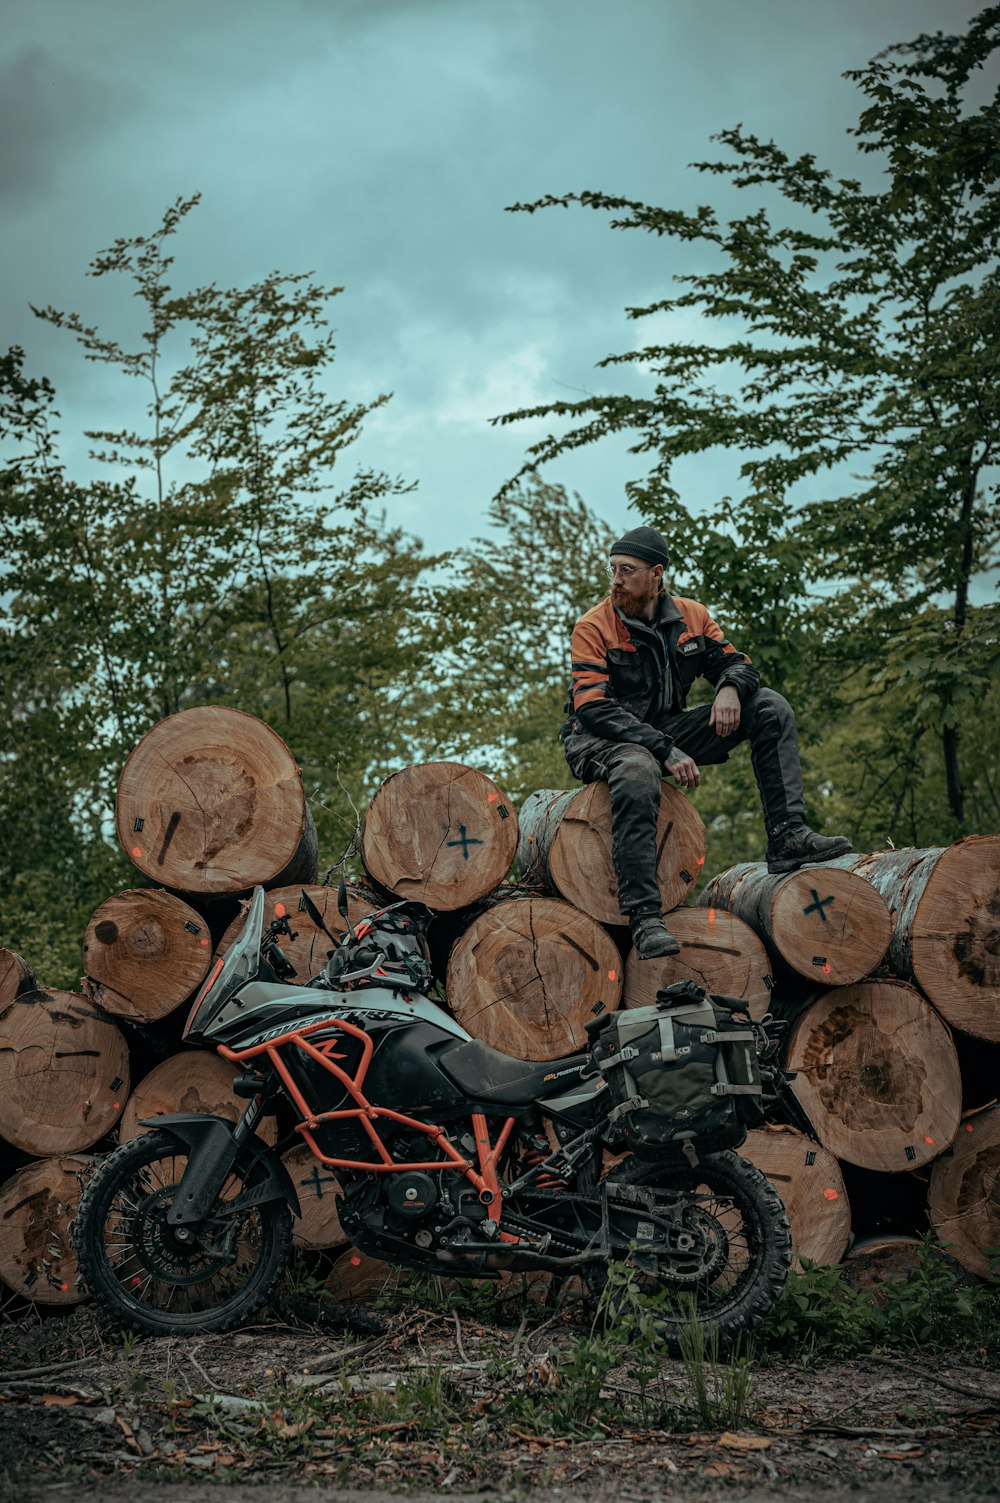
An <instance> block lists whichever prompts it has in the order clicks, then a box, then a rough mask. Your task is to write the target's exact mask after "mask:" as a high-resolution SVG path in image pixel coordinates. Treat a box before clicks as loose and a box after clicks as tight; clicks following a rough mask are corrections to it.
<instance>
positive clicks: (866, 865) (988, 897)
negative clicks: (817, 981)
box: [828, 835, 1000, 1042]
mask: <svg viewBox="0 0 1000 1503" xmlns="http://www.w3.org/2000/svg"><path fill="white" fill-rule="evenodd" d="M828 866H829V867H841V868H843V869H844V870H848V871H852V872H855V873H856V874H857V875H858V876H862V877H864V878H865V880H866V881H868V882H870V883H871V885H872V887H873V888H874V889H875V890H876V891H877V892H878V893H880V894H881V896H882V897H883V898H884V900H885V902H886V904H887V906H888V908H889V912H890V915H891V918H892V923H893V930H892V939H891V942H890V945H889V963H890V964H891V966H892V968H893V970H894V971H895V972H896V973H897V975H899V976H901V977H902V978H903V979H904V980H905V981H913V982H915V983H916V984H917V985H918V986H919V987H920V988H921V989H922V990H923V991H924V992H925V993H926V995H927V996H928V997H929V998H930V1000H931V1002H933V1003H934V1006H935V1007H936V1008H937V1010H938V1012H939V1013H940V1014H941V1016H942V1017H943V1018H944V1019H945V1021H946V1022H947V1023H950V1024H951V1026H952V1027H953V1028H960V1029H962V1030H963V1031H964V1032H966V1033H971V1034H974V1035H975V1036H976V1037H977V1038H982V1039H991V1040H993V1041H994V1042H1000V835H969V836H966V838H965V839H964V840H957V841H955V843H954V844H953V845H950V846H943V847H942V846H935V847H933V848H932V849H930V850H913V849H907V850H900V851H875V852H874V853H873V854H871V855H867V856H866V855H859V856H841V857H839V858H838V860H836V861H834V862H830V863H828Z"/></svg>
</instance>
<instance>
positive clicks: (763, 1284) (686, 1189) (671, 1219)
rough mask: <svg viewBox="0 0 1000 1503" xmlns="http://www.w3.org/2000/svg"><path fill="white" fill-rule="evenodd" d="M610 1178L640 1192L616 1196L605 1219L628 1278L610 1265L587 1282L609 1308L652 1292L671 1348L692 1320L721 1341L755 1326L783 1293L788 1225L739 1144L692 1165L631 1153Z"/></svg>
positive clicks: (617, 1309) (622, 1308) (623, 1309)
mask: <svg viewBox="0 0 1000 1503" xmlns="http://www.w3.org/2000/svg"><path fill="white" fill-rule="evenodd" d="M608 1185H609V1187H612V1186H613V1187H615V1188H616V1189H618V1188H621V1189H624V1190H626V1191H629V1192H631V1191H633V1190H634V1191H636V1192H637V1194H636V1196H635V1198H634V1199H633V1198H630V1199H628V1200H626V1201H624V1202H623V1201H620V1200H612V1201H611V1202H610V1204H609V1220H610V1226H611V1234H612V1243H613V1245H614V1244H617V1246H618V1248H619V1249H620V1253H619V1255H618V1261H620V1262H621V1263H622V1264H624V1265H625V1267H626V1268H627V1269H628V1271H629V1277H628V1279H627V1281H626V1282H625V1283H624V1284H623V1285H622V1286H621V1287H615V1285H616V1283H617V1281H613V1283H612V1287H611V1288H608V1287H607V1285H608V1273H607V1269H605V1268H602V1267H600V1266H596V1265H595V1266H593V1267H592V1270H591V1272H590V1273H589V1275H588V1282H589V1284H590V1287H591V1289H592V1291H593V1292H594V1293H598V1294H605V1292H606V1301H607V1308H608V1312H609V1314H611V1315H614V1314H615V1313H619V1314H621V1313H627V1312H628V1310H629V1309H630V1308H631V1307H632V1305H633V1303H634V1299H633V1293H632V1291H637V1292H638V1293H639V1294H640V1295H654V1296H657V1300H656V1313H655V1320H656V1325H657V1328H658V1330H659V1331H660V1334H661V1335H662V1337H663V1339H664V1341H665V1342H666V1343H667V1345H668V1346H669V1347H670V1348H671V1350H672V1351H674V1352H677V1351H679V1349H680V1340H681V1336H682V1333H683V1332H684V1331H685V1329H688V1328H689V1327H690V1325H691V1323H692V1321H694V1322H695V1323H696V1324H697V1325H698V1326H699V1327H700V1328H701V1330H702V1333H703V1335H705V1336H707V1337H713V1336H714V1337H716V1338H717V1339H718V1341H719V1343H720V1346H722V1347H723V1348H725V1347H727V1346H730V1345H731V1344H732V1343H733V1341H734V1340H735V1339H736V1338H737V1337H738V1336H739V1335H741V1334H742V1333H746V1332H749V1331H752V1330H754V1329H755V1328H756V1327H757V1326H759V1325H760V1323H761V1321H762V1320H763V1319H764V1318H765V1316H766V1315H767V1314H768V1312H769V1311H770V1310H771V1309H772V1307H773V1305H774V1303H775V1301H776V1300H777V1298H778V1296H779V1295H780V1294H781V1291H782V1289H783V1288H784V1285H785V1279H786V1278H787V1277H788V1270H789V1268H790V1266H791V1261H792V1238H791V1229H790V1227H789V1224H788V1217H787V1215H786V1214H785V1208H784V1206H783V1205H782V1203H781V1200H780V1198H779V1196H778V1193H777V1191H776V1190H775V1189H774V1186H773V1185H771V1184H770V1183H769V1182H768V1181H767V1180H766V1179H765V1178H764V1176H763V1175H762V1174H761V1173H760V1171H759V1170H758V1169H755V1168H754V1166H753V1165H752V1164H748V1163H747V1161H746V1160H745V1159H742V1158H740V1157H739V1156H738V1155H737V1154H735V1153H717V1154H712V1155H711V1156H706V1157H705V1158H704V1159H703V1160H702V1162H701V1164H700V1165H699V1166H698V1168H697V1169H688V1168H684V1169H672V1168H666V1167H664V1165H662V1164H660V1163H657V1162H655V1161H653V1160H649V1159H639V1158H630V1159H627V1160H626V1161H625V1162H624V1163H623V1164H619V1165H616V1166H615V1168H614V1169H613V1170H612V1171H611V1173H610V1174H609V1176H608Z"/></svg>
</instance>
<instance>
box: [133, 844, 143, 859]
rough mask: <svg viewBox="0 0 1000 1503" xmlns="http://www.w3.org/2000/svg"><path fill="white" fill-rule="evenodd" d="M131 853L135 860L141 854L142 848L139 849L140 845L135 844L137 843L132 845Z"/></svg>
mask: <svg viewBox="0 0 1000 1503" xmlns="http://www.w3.org/2000/svg"><path fill="white" fill-rule="evenodd" d="M132 855H133V856H134V857H135V859H136V860H137V861H138V859H139V857H140V856H141V855H142V849H141V847H140V846H137V845H134V846H133V847H132Z"/></svg>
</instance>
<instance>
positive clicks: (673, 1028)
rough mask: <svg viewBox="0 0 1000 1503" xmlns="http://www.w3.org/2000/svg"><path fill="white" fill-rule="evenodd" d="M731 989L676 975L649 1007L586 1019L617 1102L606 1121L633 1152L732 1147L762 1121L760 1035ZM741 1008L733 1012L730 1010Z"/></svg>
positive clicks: (686, 1152) (690, 1156)
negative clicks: (710, 992)
mask: <svg viewBox="0 0 1000 1503" xmlns="http://www.w3.org/2000/svg"><path fill="white" fill-rule="evenodd" d="M745 1009H746V1003H745V1002H744V1001H743V1000H742V999H741V998H737V997H720V996H706V995H705V991H704V988H703V987H700V986H696V985H695V984H694V982H687V981H681V982H677V983H675V985H673V986H671V987H666V988H664V989H662V990H660V991H658V992H657V994H656V1003H655V1005H654V1006H652V1007H633V1008H626V1009H623V1010H622V1011H621V1012H616V1013H612V1015H611V1016H610V1017H609V1018H606V1019H604V1020H602V1022H601V1024H600V1025H599V1027H596V1028H595V1026H594V1025H593V1024H591V1025H590V1032H591V1038H592V1044H591V1054H592V1058H593V1060H594V1063H595V1064H596V1065H597V1068H598V1069H599V1070H600V1072H601V1074H602V1076H603V1078H604V1079H605V1080H606V1081H607V1084H608V1089H609V1092H610V1096H611V1099H612V1101H613V1103H614V1105H613V1107H612V1109H611V1111H610V1113H609V1118H608V1120H609V1123H611V1124H613V1125H614V1126H615V1128H616V1129H617V1132H616V1133H615V1136H616V1137H618V1136H619V1135H620V1136H621V1137H623V1138H624V1141H625V1144H626V1146H627V1147H629V1148H631V1149H632V1151H633V1152H634V1153H637V1154H644V1153H645V1154H654V1153H655V1155H656V1156H657V1157H663V1156H666V1157H668V1158H671V1159H681V1160H687V1162H688V1163H690V1164H692V1165H694V1164H697V1162H698V1157H699V1155H700V1154H702V1153H717V1152H719V1151H720V1150H721V1149H723V1148H738V1147H739V1145H740V1144H741V1143H742V1142H743V1140H744V1138H745V1137H746V1134H747V1127H748V1126H754V1125H756V1124H757V1123H759V1122H760V1121H761V1120H762V1114H761V1109H760V1107H761V1081H760V1066H759V1063H758V1059H757V1037H756V1034H755V1033H754V1029H753V1025H752V1023H751V1021H750V1018H749V1016H748V1014H747V1013H746V1011H745ZM736 1014H738V1015H736Z"/></svg>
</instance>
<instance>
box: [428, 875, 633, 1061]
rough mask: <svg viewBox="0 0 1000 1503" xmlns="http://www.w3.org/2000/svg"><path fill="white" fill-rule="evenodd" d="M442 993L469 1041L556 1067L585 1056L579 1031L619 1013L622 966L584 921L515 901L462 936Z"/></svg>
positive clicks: (556, 908)
mask: <svg viewBox="0 0 1000 1503" xmlns="http://www.w3.org/2000/svg"><path fill="white" fill-rule="evenodd" d="M447 990H448V998H449V1005H450V1007H451V1010H452V1012H453V1013H454V1015H455V1017H456V1018H457V1019H458V1021H459V1022H460V1023H461V1024H462V1026H463V1027H464V1028H467V1029H468V1031H469V1033H471V1034H472V1035H473V1037H474V1038H478V1039H480V1040H481V1041H482V1042H483V1043H486V1044H489V1045H490V1047H491V1048H493V1049H499V1050H500V1051H501V1053H504V1054H510V1055H513V1056H514V1057H515V1058H517V1059H533V1060H544V1059H555V1058H558V1057H559V1056H560V1055H566V1054H572V1053H573V1052H574V1050H577V1049H581V1048H583V1046H584V1044H585V1042H586V1033H585V1031H584V1025H585V1024H586V1023H588V1022H589V1021H590V1020H591V1019H592V1018H594V1017H597V1016H599V1015H600V1014H601V1013H602V1012H606V1011H613V1010H614V1009H615V1008H616V1007H617V1006H618V1004H619V1001H620V1000H621V990H622V964H621V958H620V956H619V954H618V950H617V948H616V947H615V945H614V944H613V943H612V941H611V940H610V939H609V938H608V936H607V934H606V933H605V932H604V930H603V929H602V928H601V927H600V925H599V924H598V923H597V922H596V921H595V920H594V919H592V918H590V917H588V915H587V914H585V913H581V912H580V911H579V910H578V909H575V908H572V907H571V906H570V905H569V904H568V903H562V902H559V900H558V899H556V898H539V897H530V898H515V899H511V900H508V901H507V902H504V903H498V904H497V905H496V906H495V907H493V908H491V909H489V910H488V912H486V913H484V914H481V915H480V917H479V918H478V919H476V920H475V922H474V923H473V924H471V925H470V927H469V928H468V929H467V930H466V931H465V933H464V934H463V935H462V937H461V939H460V940H459V941H458V943H457V944H456V945H455V947H454V949H453V950H452V953H451V958H450V960H449V964H448V988H447Z"/></svg>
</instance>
